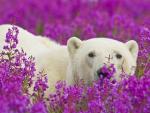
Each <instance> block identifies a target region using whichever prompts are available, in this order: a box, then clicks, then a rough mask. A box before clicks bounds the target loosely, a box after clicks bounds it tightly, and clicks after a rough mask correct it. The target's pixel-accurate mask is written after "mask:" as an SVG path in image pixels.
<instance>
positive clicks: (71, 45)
mask: <svg viewBox="0 0 150 113" xmlns="http://www.w3.org/2000/svg"><path fill="white" fill-rule="evenodd" d="M67 48H68V52H69V55H70V61H69V66H68V73H67V83H68V84H74V83H75V82H76V81H77V80H79V79H82V80H84V81H85V83H90V82H91V81H93V80H96V79H98V78H99V73H100V72H99V70H100V69H101V68H102V67H103V66H104V64H106V65H108V66H109V65H110V64H114V67H115V68H116V73H115V75H114V78H115V79H116V80H120V74H121V73H122V72H124V73H126V74H130V75H132V74H134V72H135V69H136V60H137V55H138V44H137V43H136V42H135V41H134V40H130V41H128V42H126V43H122V42H119V41H116V40H113V39H108V38H95V39H89V40H86V41H81V40H80V39H78V38H76V37H72V38H70V39H69V40H68V43H67Z"/></svg>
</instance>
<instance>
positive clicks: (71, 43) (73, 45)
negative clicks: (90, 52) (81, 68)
mask: <svg viewBox="0 0 150 113" xmlns="http://www.w3.org/2000/svg"><path fill="white" fill-rule="evenodd" d="M81 43H82V41H81V40H80V39H79V38H77V37H72V38H70V39H69V40H68V41H67V48H68V51H69V54H70V56H73V55H74V54H75V52H76V50H77V49H79V47H80V46H81Z"/></svg>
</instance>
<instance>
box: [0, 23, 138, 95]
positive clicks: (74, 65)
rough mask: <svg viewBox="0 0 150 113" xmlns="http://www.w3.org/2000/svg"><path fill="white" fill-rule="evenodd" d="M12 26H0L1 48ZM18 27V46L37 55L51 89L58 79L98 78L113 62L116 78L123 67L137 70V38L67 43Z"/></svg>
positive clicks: (29, 53)
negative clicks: (104, 66)
mask: <svg viewBox="0 0 150 113" xmlns="http://www.w3.org/2000/svg"><path fill="white" fill-rule="evenodd" d="M11 27H12V26H11V25H1V26H0V49H2V45H3V43H4V37H5V34H6V32H7V30H8V28H11ZM18 29H19V44H18V46H17V48H18V49H20V48H23V49H24V50H25V51H26V52H27V54H28V55H32V56H34V57H35V62H36V68H37V71H44V72H45V73H47V76H48V85H49V87H50V88H49V89H48V92H50V91H52V90H54V85H55V83H56V82H57V81H58V80H65V81H66V82H67V84H68V85H71V84H75V83H76V80H77V79H79V80H80V79H82V80H84V81H85V83H87V84H88V83H90V82H92V81H93V80H96V79H98V78H99V71H98V70H100V68H102V67H103V65H104V64H107V65H109V64H114V66H115V68H116V73H115V79H116V80H119V79H120V74H121V73H122V69H123V70H124V72H125V73H126V74H134V72H135V67H136V65H137V63H136V61H137V56H138V50H139V49H138V44H137V42H136V41H134V40H130V41H128V42H126V43H122V42H120V41H117V40H113V39H109V38H103V37H100V38H93V39H89V40H84V41H81V40H80V39H79V38H77V37H72V38H70V39H69V40H68V42H67V45H60V44H58V43H56V42H54V41H52V40H49V39H48V38H47V37H41V36H35V35H33V34H31V33H29V32H28V31H26V30H24V29H22V28H20V27H18ZM109 57H111V59H109Z"/></svg>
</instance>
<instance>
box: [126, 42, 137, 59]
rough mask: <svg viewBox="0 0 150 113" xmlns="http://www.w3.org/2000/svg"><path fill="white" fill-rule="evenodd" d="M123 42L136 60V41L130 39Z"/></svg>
mask: <svg viewBox="0 0 150 113" xmlns="http://www.w3.org/2000/svg"><path fill="white" fill-rule="evenodd" d="M125 44H126V46H127V48H128V49H129V51H130V52H131V54H132V56H133V58H134V59H135V60H137V56H138V51H139V47H138V44H137V42H136V41H134V40H130V41H128V42H126V43H125Z"/></svg>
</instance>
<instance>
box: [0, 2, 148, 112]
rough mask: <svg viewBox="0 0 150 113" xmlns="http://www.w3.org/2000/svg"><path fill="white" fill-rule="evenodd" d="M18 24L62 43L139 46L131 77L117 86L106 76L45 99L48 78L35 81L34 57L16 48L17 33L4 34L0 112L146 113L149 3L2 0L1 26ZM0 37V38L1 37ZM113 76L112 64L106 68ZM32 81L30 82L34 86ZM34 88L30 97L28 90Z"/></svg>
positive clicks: (14, 29)
mask: <svg viewBox="0 0 150 113" xmlns="http://www.w3.org/2000/svg"><path fill="white" fill-rule="evenodd" d="M1 24H14V25H18V26H20V27H22V28H24V29H27V30H28V31H29V32H31V33H33V34H35V35H42V36H47V37H49V38H51V39H53V40H56V41H57V42H59V43H61V44H66V42H67V40H68V39H69V38H70V37H72V36H77V37H79V38H80V39H82V40H86V39H90V38H95V37H109V38H112V39H116V40H120V41H122V42H126V41H128V40H131V39H133V40H136V41H137V42H138V44H139V48H140V50H139V54H138V65H137V69H136V73H135V75H134V76H129V77H124V75H123V74H122V80H121V81H120V82H114V81H110V79H109V78H108V79H107V78H106V79H105V80H103V82H102V81H101V80H98V81H95V82H93V83H92V84H91V85H90V86H85V85H84V84H83V83H82V82H81V83H80V84H76V85H72V86H66V83H65V82H64V81H58V83H57V84H56V86H55V87H56V92H54V93H52V94H50V95H49V97H48V98H45V96H44V93H45V91H46V89H47V88H48V84H47V77H46V76H47V75H46V74H43V73H42V72H39V75H40V77H38V78H37V81H36V82H35V83H34V82H33V77H35V76H36V75H35V70H36V69H35V63H34V57H30V56H28V55H26V53H25V52H24V51H23V50H22V51H19V50H17V49H16V45H17V44H18V38H19V37H18V33H19V31H18V29H17V27H15V26H12V28H10V29H9V30H8V33H7V34H6V37H5V38H6V40H5V45H4V49H3V51H2V52H1V53H0V105H1V109H0V113H149V112H150V1H149V0H142V1H141V0H42V1H40V0H0V25H1ZM0 38H1V37H0ZM105 71H107V72H108V73H109V74H110V77H111V76H113V73H114V69H113V66H112V67H110V68H109V69H107V68H106V69H105ZM33 83H34V84H33ZM31 85H34V92H33V94H30V93H29V88H30V87H31Z"/></svg>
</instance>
